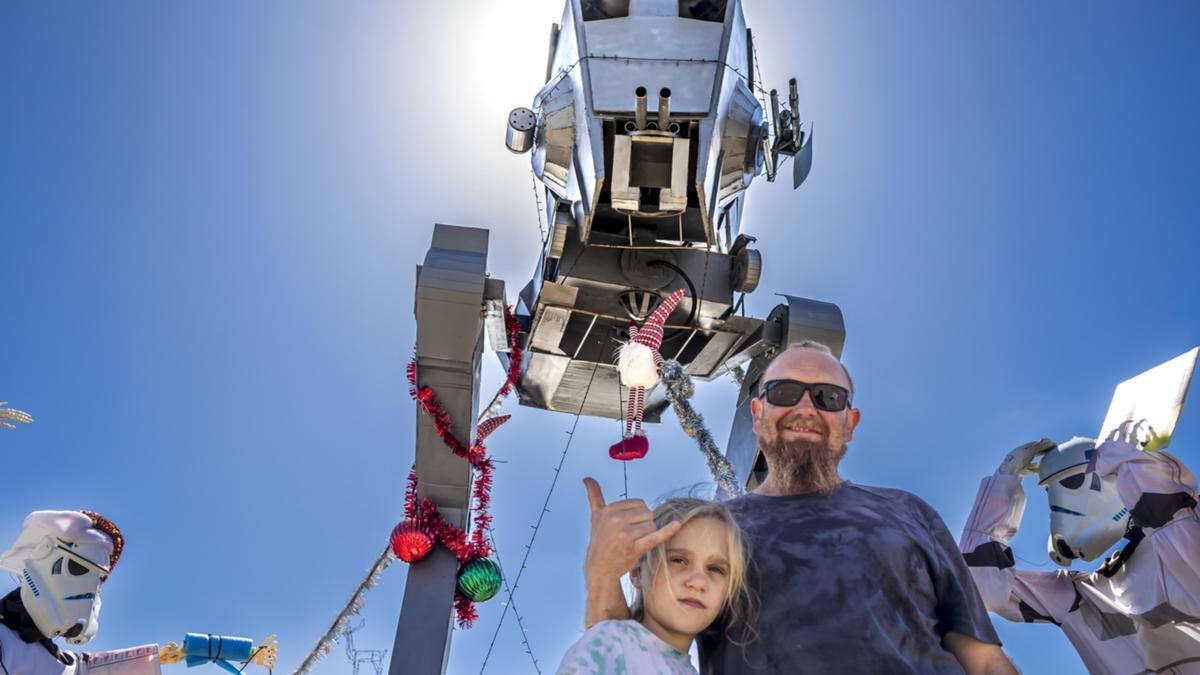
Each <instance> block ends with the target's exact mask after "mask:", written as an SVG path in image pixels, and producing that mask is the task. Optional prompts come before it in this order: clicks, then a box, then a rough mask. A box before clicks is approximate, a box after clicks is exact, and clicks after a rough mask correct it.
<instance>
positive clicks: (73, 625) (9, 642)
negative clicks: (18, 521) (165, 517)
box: [0, 511, 159, 675]
mask: <svg viewBox="0 0 1200 675" xmlns="http://www.w3.org/2000/svg"><path fill="white" fill-rule="evenodd" d="M123 547H124V537H123V536H122V535H121V531H120V530H118V529H117V527H116V526H115V525H113V524H112V523H111V522H109V521H108V520H106V519H105V518H104V517H102V516H100V515H99V514H95V513H91V512H87V511H34V512H33V513H31V514H29V516H28V517H27V518H26V519H25V523H24V526H23V527H22V529H21V534H20V535H19V536H18V537H17V541H16V543H15V544H13V545H12V547H10V548H9V549H8V550H7V551H4V552H3V553H0V569H3V570H6V571H9V572H12V573H13V574H14V575H15V576H16V577H17V580H18V582H19V583H20V587H19V588H16V589H13V590H12V591H11V592H10V593H8V595H6V596H4V597H3V598H0V665H3V669H4V671H5V672H8V673H11V674H12V675H16V674H17V673H25V674H27V675H102V674H103V675H158V673H159V652H158V646H157V645H145V646H142V647H133V648H130V649H122V650H116V651H111V652H90V653H87V654H76V653H73V652H69V651H66V650H61V649H59V648H58V646H57V645H56V644H55V643H54V638H57V637H62V638H64V639H65V640H67V641H68V642H70V643H72V644H77V645H79V644H84V643H86V642H88V641H89V640H91V639H92V637H93V636H95V634H96V631H97V629H99V627H100V622H99V616H100V587H101V585H102V584H103V583H104V581H105V579H107V578H108V575H109V574H110V573H111V572H112V570H113V567H114V566H115V565H116V562H117V559H118V558H119V557H120V555H121V550H122V549H123Z"/></svg>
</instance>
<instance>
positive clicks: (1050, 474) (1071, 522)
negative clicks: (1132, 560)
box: [1038, 436, 1129, 567]
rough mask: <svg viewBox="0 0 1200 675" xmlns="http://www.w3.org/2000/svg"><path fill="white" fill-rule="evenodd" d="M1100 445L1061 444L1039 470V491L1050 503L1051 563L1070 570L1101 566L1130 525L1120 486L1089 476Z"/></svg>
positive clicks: (1085, 441)
mask: <svg viewBox="0 0 1200 675" xmlns="http://www.w3.org/2000/svg"><path fill="white" fill-rule="evenodd" d="M1095 452H1096V441H1094V440H1092V439H1090V438H1079V437H1078V436H1077V437H1075V438H1072V439H1071V440H1069V441H1067V442H1065V443H1061V444H1059V445H1058V447H1057V448H1055V449H1053V450H1051V451H1050V452H1048V453H1046V455H1045V456H1043V457H1042V460H1041V463H1040V464H1039V465H1038V485H1041V486H1043V487H1045V488H1046V493H1047V496H1048V497H1049V499H1050V540H1049V542H1047V546H1046V547H1047V549H1048V550H1049V553H1050V559H1051V560H1053V561H1054V562H1056V563H1058V564H1059V565H1062V566H1063V567H1067V566H1069V565H1070V564H1071V560H1073V559H1075V558H1082V559H1083V560H1095V559H1096V558H1097V557H1099V556H1100V555H1102V554H1103V553H1104V552H1105V551H1107V550H1108V549H1109V548H1110V547H1111V546H1112V545H1113V544H1115V543H1117V542H1118V541H1119V540H1120V539H1121V537H1123V536H1125V530H1126V528H1127V527H1128V525H1129V509H1127V508H1125V505H1124V504H1123V503H1122V502H1121V498H1120V496H1118V495H1117V486H1116V484H1115V483H1114V481H1112V480H1111V479H1110V480H1105V479H1103V478H1101V477H1100V476H1098V475H1097V474H1096V472H1095V471H1094V470H1089V464H1090V462H1091V461H1092V456H1093V455H1094V454H1095Z"/></svg>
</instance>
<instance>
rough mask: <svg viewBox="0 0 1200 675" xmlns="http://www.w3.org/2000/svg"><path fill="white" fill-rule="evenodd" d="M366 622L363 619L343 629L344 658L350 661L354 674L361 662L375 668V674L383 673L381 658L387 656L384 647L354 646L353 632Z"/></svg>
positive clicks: (356, 672)
mask: <svg viewBox="0 0 1200 675" xmlns="http://www.w3.org/2000/svg"><path fill="white" fill-rule="evenodd" d="M366 623H367V620H366V619H363V620H362V621H359V622H358V625H357V626H355V627H354V628H347V629H346V630H345V632H344V635H345V636H346V658H347V659H348V660H349V661H350V665H351V666H353V667H354V675H358V667H359V665H360V664H363V663H369V664H371V667H372V668H374V669H375V675H383V660H384V658H386V657H387V650H386V649H355V648H354V632H355V631H357V630H358V629H360V628H362V627H363V625H365V624H366Z"/></svg>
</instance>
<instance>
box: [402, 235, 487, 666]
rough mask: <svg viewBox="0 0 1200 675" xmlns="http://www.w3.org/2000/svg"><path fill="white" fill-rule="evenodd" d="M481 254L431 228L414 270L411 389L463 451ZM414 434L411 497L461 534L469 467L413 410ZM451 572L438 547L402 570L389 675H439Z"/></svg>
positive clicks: (449, 557) (471, 406) (479, 344)
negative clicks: (440, 413)
mask: <svg viewBox="0 0 1200 675" xmlns="http://www.w3.org/2000/svg"><path fill="white" fill-rule="evenodd" d="M487 247H488V231H487V230H484V229H479V228H473V227H458V226H454V225H435V226H434V229H433V243H432V245H431V246H430V247H429V252H428V253H426V255H425V264H423V265H420V266H418V267H417V293H416V302H415V306H414V313H415V314H416V320H417V340H416V362H417V383H416V384H417V387H424V386H430V387H432V388H433V390H434V391H435V392H437V395H438V399H439V400H440V401H441V403H442V406H443V407H444V408H445V410H446V412H447V413H448V414H449V416H450V419H451V421H452V424H453V427H452V429H453V432H454V436H455V438H458V439H459V440H460V441H462V442H463V443H468V444H469V443H471V442H473V441H474V439H473V438H472V435H473V434H474V431H475V410H476V409H477V408H478V404H479V367H480V361H479V359H480V355H481V354H482V351H483V306H484V299H485V288H487V287H489V286H490V285H489V284H488V283H487V282H488V280H487V278H486V277H487V272H486V270H487ZM493 285H494V284H493ZM416 427H417V428H416V436H417V444H416V468H417V474H418V475H419V476H420V477H421V482H420V485H419V486H418V488H417V490H418V491H417V498H418V500H421V499H425V498H429V499H431V500H432V501H433V502H434V503H435V504H437V507H438V511H439V512H440V513H441V514H442V516H443V517H444V518H445V519H446V520H447V521H448V522H450V523H451V524H452V525H454V526H455V527H457V528H459V529H460V530H465V529H466V526H467V515H468V512H469V509H470V501H471V467H470V465H469V464H468V463H467V461H466V460H465V459H463V458H461V457H458V456H455V455H454V454H452V453H450V452H448V451H447V450H446V446H445V445H444V444H443V443H442V441H441V439H440V438H438V435H437V433H436V431H435V430H434V426H433V420H432V419H430V417H429V416H428V415H424V414H422V413H421V412H420V408H419V407H418V410H417V419H416ZM457 573H458V561H457V560H456V559H455V557H454V554H453V553H451V552H450V551H449V550H447V549H446V548H445V547H442V546H437V547H434V550H433V551H431V552H430V554H429V556H428V557H427V558H425V559H424V560H422V561H421V564H419V565H410V566H409V567H408V580H407V583H406V584H405V587H404V601H403V605H402V607H401V609H400V620H399V622H398V623H397V625H396V639H395V642H394V643H393V645H392V660H391V665H390V667H389V668H388V673H389V675H400V674H401V673H444V672H445V670H446V661H447V656H448V655H449V653H450V622H451V620H452V618H453V603H454V588H455V582H456V576H457Z"/></svg>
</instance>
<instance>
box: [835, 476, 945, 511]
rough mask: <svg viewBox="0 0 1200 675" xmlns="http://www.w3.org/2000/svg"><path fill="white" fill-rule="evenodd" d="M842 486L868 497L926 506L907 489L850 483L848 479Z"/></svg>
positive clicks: (923, 501)
mask: <svg viewBox="0 0 1200 675" xmlns="http://www.w3.org/2000/svg"><path fill="white" fill-rule="evenodd" d="M843 487H844V488H845V489H846V490H848V491H850V492H851V493H854V492H858V493H862V494H865V495H867V496H869V498H875V499H883V500H886V501H901V502H904V503H908V504H922V505H925V506H928V505H927V504H925V500H923V499H921V498H920V497H918V496H916V495H914V494H913V493H911V492H909V491H907V490H901V489H900V488H890V487H882V486H879V485H863V484H862V483H851V482H850V481H846V483H845V485H844V486H843Z"/></svg>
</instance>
